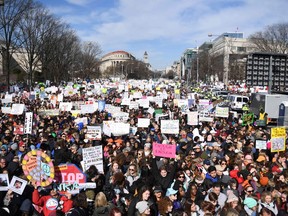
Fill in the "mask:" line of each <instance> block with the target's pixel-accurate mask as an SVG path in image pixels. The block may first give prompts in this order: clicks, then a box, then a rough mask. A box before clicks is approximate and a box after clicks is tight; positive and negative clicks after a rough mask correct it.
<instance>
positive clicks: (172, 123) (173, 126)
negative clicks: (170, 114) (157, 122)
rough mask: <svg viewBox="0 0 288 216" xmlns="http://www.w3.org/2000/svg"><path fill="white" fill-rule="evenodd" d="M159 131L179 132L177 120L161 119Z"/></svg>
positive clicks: (165, 132) (166, 132)
mask: <svg viewBox="0 0 288 216" xmlns="http://www.w3.org/2000/svg"><path fill="white" fill-rule="evenodd" d="M161 132H162V133H164V134H179V120H161Z"/></svg>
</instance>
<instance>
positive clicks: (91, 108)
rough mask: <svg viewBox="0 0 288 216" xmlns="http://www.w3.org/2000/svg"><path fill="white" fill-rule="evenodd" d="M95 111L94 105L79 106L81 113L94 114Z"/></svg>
mask: <svg viewBox="0 0 288 216" xmlns="http://www.w3.org/2000/svg"><path fill="white" fill-rule="evenodd" d="M95 111H96V109H95V106H94V104H84V105H81V113H82V114H86V113H94V112H95Z"/></svg>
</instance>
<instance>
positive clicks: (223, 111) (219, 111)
mask: <svg viewBox="0 0 288 216" xmlns="http://www.w3.org/2000/svg"><path fill="white" fill-rule="evenodd" d="M228 116H229V107H219V106H217V107H216V110H215V117H222V118H228Z"/></svg>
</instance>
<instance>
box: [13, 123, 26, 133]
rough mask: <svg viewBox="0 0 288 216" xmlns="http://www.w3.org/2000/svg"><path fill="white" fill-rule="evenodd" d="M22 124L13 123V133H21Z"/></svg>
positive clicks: (22, 131) (22, 129)
mask: <svg viewBox="0 0 288 216" xmlns="http://www.w3.org/2000/svg"><path fill="white" fill-rule="evenodd" d="M23 133H24V126H23V125H14V129H13V134H19V135H23Z"/></svg>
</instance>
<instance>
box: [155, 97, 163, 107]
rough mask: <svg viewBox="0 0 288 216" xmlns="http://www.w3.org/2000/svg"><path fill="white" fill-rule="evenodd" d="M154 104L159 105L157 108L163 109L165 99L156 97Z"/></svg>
mask: <svg viewBox="0 0 288 216" xmlns="http://www.w3.org/2000/svg"><path fill="white" fill-rule="evenodd" d="M154 102H155V104H156V105H157V107H159V108H162V105H163V98H162V97H155V98H154Z"/></svg>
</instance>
